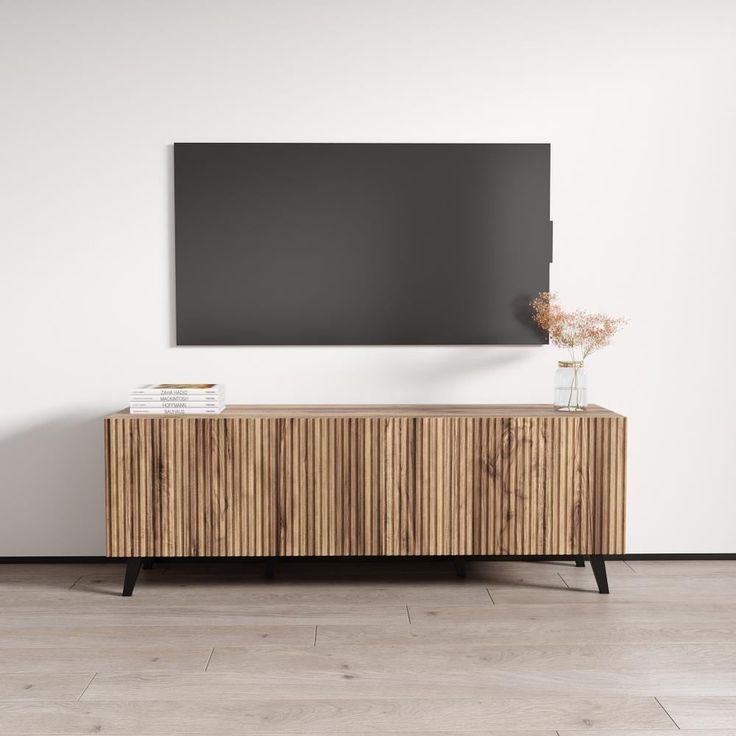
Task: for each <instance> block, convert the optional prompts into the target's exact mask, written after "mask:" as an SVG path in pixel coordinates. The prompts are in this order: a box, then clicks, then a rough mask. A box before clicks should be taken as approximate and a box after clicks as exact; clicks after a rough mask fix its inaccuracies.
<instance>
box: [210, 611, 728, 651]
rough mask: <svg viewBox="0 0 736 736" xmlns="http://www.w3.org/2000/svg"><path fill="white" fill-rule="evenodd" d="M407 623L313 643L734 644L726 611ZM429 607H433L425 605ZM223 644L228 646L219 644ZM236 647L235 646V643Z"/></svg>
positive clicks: (330, 635)
mask: <svg viewBox="0 0 736 736" xmlns="http://www.w3.org/2000/svg"><path fill="white" fill-rule="evenodd" d="M409 610H410V613H414V614H415V617H416V620H415V621H414V622H413V624H412V625H411V626H406V624H402V625H399V626H390V625H383V626H382V625H374V624H369V625H366V626H360V625H351V624H325V625H322V626H320V627H319V632H318V636H317V639H316V645H317V647H321V646H345V645H348V646H350V645H354V644H391V645H393V646H415V645H416V644H423V643H425V642H431V641H435V640H439V641H449V642H458V643H460V644H467V643H471V644H472V643H475V642H484V643H486V644H546V643H548V642H550V641H552V642H555V643H556V644H576V643H577V644H654V643H662V644H687V643H697V642H704V643H725V644H736V620H735V617H734V616H732V615H730V614H729V613H724V615H723V616H722V617H720V618H718V619H716V618H711V619H705V620H704V618H703V617H702V616H700V617H697V618H696V617H693V618H692V620H688V619H686V618H684V617H683V618H682V619H681V620H677V619H675V620H670V621H661V620H657V619H653V618H652V619H649V618H640V617H624V616H613V615H611V616H609V617H606V620H605V626H602V625H601V617H600V616H597V615H592V616H591V615H583V614H582V613H581V614H579V615H576V616H575V617H574V624H571V617H570V616H567V615H566V616H559V615H558V616H552V615H550V613H549V610H548V609H545V610H543V611H541V612H539V613H537V614H532V615H529V614H527V613H526V611H521V612H520V613H517V612H516V611H514V612H513V615H507V614H508V611H507V609H502V608H497V609H495V610H494V611H493V613H492V614H488V611H487V609H486V608H485V607H483V609H482V614H481V617H480V618H478V619H477V620H475V621H469V622H468V621H455V622H449V623H445V622H444V621H443V620H440V621H436V622H434V625H433V622H432V621H431V620H430V621H427V618H428V617H427V616H426V615H424V616H422V617H420V616H419V615H417V609H416V608H414V607H410V609H409ZM429 610H432V609H429ZM222 646H227V645H222ZM235 646H237V645H235Z"/></svg>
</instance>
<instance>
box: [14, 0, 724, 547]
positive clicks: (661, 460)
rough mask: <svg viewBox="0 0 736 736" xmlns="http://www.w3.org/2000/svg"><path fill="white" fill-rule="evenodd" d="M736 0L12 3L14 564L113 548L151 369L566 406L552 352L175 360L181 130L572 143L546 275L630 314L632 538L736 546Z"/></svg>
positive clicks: (196, 135) (233, 137) (618, 381)
mask: <svg viewBox="0 0 736 736" xmlns="http://www.w3.org/2000/svg"><path fill="white" fill-rule="evenodd" d="M734 38H736V3H734V2H732V0H722V1H720V2H719V1H717V0H692V1H691V2H682V1H678V0H617V1H616V2H610V1H605V2H604V1H602V0H601V1H596V0H555V1H554V2H551V1H550V0H514V2H509V1H503V2H501V1H499V2H494V1H489V0H477V1H472V0H453V1H452V2H448V1H447V0H414V1H412V0H362V1H360V2H357V1H355V0H353V1H347V0H323V1H321V2H320V1H319V0H311V1H310V0H303V1H301V2H298V1H296V0H291V1H289V0H280V1H278V0H277V1H273V0H260V1H259V2H256V1H251V2H244V1H242V0H241V1H238V0H229V1H228V0H201V1H200V2H194V1H189V2H186V1H181V0H178V1H174V0H168V1H164V0H157V1H156V2H148V1H144V0H116V1H115V2H113V1H110V0H88V1H86V2H84V1H80V0H65V1H64V2H58V0H46V1H38V0H0V105H2V108H3V109H2V112H1V113H0V126H1V132H2V135H0V201H1V202H2V215H1V217H0V278H1V279H2V284H1V288H0V314H1V315H2V337H3V346H4V347H3V350H2V351H1V352H0V380H1V382H2V410H1V411H0V555H98V554H104V528H103V514H104V503H103V475H102V472H103V464H102V422H101V418H102V416H104V415H105V414H106V413H108V412H110V411H112V410H115V409H117V408H119V407H121V406H123V405H125V404H126V402H127V395H128V390H129V388H130V387H131V386H132V385H135V384H138V383H143V382H147V381H161V380H214V381H222V382H224V383H225V384H227V388H228V398H229V400H230V401H231V402H240V403H249V402H258V403H261V402H545V401H548V400H549V399H550V387H551V381H552V374H553V371H554V367H555V361H556V359H557V357H558V354H557V352H556V351H555V349H554V348H551V347H550V348H547V347H544V348H523V349H522V348H497V347H488V348H478V347H475V348H418V347H407V348H376V347H366V348H291V347H283V348H177V347H174V346H173V341H172V318H173V314H172V299H171V297H172V294H171V276H172V252H173V250H172V249H173V233H172V199H171V195H172V149H171V144H172V142H173V141H248V140H255V141H458V142H463V141H488V142H551V143H552V159H553V160H552V216H553V219H554V222H555V263H554V265H553V268H552V286H553V288H554V289H556V290H557V291H559V292H560V293H561V294H562V295H563V297H564V299H565V301H567V302H569V303H570V304H576V305H580V306H584V307H589V308H600V309H604V310H607V311H610V312H613V313H620V314H625V315H627V316H628V317H629V318H630V320H631V323H630V326H629V327H628V328H627V329H626V331H625V332H624V333H623V334H622V335H621V337H620V339H618V340H617V343H616V344H615V345H614V346H613V347H611V348H609V349H607V350H606V351H604V352H602V353H600V354H598V355H597V356H595V357H593V358H592V359H590V361H589V372H590V378H591V380H592V385H593V389H592V393H593V396H592V398H593V399H594V400H595V401H597V402H598V403H601V404H604V405H606V406H609V407H611V408H614V409H616V410H618V411H621V412H623V413H626V414H627V415H628V416H629V417H630V425H629V426H630V435H629V440H630V452H629V458H630V461H629V505H628V551H630V552H736V534H735V532H736V487H735V486H736V484H735V483H734V475H733V457H732V455H733V453H734V451H736V443H735V442H734V439H733V435H732V430H733V417H734V416H735V415H736V411H735V410H736V400H735V398H734V396H735V395H736V394H735V392H734V379H733V371H732V365H731V359H732V356H733V343H734V335H733V332H734V329H733V326H734V302H733V298H732V293H733V285H734V278H735V277H736V268H735V266H736V255H735V254H734V247H735V246H736V179H735V178H734V171H735V170H736V44H734V43H733V40H734Z"/></svg>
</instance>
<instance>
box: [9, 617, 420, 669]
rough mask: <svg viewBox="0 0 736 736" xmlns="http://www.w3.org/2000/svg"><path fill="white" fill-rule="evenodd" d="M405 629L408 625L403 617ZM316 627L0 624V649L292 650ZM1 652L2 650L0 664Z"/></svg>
mask: <svg viewBox="0 0 736 736" xmlns="http://www.w3.org/2000/svg"><path fill="white" fill-rule="evenodd" d="M404 619H405V620H404V625H403V626H404V628H408V625H407V623H408V622H407V621H406V617H404ZM314 630H315V627H314V626H310V625H294V626H288V625H286V626H249V625H242V626H213V625H199V626H190V625H186V624H182V625H180V626H150V625H146V624H140V625H138V626H87V627H84V626H66V627H61V626H59V627H55V626H47V627H41V626H27V627H21V626H17V627H4V628H3V627H2V626H0V650H2V649H3V648H6V647H10V648H18V647H39V648H51V647H80V648H82V649H88V648H101V649H112V648H120V649H127V648H136V647H138V648H146V647H154V648H155V647H163V648H169V647H194V648H197V647H208V648H211V647H245V646H248V647H257V648H278V649H290V648H295V647H312V646H314V639H315V636H314V634H315V631H314ZM1 666H2V652H1V651H0V667H1Z"/></svg>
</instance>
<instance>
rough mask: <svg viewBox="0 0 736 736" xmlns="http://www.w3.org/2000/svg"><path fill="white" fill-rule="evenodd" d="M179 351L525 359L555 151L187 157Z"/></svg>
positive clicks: (364, 150) (369, 147)
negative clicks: (513, 355) (490, 350)
mask: <svg viewBox="0 0 736 736" xmlns="http://www.w3.org/2000/svg"><path fill="white" fill-rule="evenodd" d="M174 159H175V206H176V330H177V343H178V344H179V345H496V344H506V345H524V344H540V343H543V342H546V338H545V336H544V335H542V334H540V333H539V332H538V331H537V330H536V329H535V327H534V325H533V323H532V321H531V319H530V310H529V302H530V300H531V299H532V298H533V297H534V296H535V295H536V294H537V293H538V292H540V291H546V290H547V289H548V288H549V264H550V261H551V259H552V223H551V222H550V217H549V196H550V147H549V145H547V144H536V143H535V144H424V143H411V144H408V143H396V144H384V143H176V144H175V146H174Z"/></svg>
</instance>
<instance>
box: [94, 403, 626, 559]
mask: <svg viewBox="0 0 736 736" xmlns="http://www.w3.org/2000/svg"><path fill="white" fill-rule="evenodd" d="M105 429H106V431H105V444H106V461H107V462H106V467H107V531H108V537H107V552H108V555H110V556H125V557H130V556H144V557H166V556H255V557H261V556H267V557H288V556H311V555H325V556H330V555H333V556H334V555H339V556H352V555H532V554H545V555H570V554H618V553H622V552H623V551H624V508H625V504H624V493H625V453H626V447H625V441H626V419H625V418H624V417H621V416H619V415H617V414H614V413H612V412H608V411H606V410H604V409H600V408H599V407H593V408H592V409H591V410H590V412H586V413H585V414H576V415H562V414H560V413H557V412H554V411H553V410H552V409H551V408H549V407H523V406H522V407H495V406H491V407H480V406H473V407H427V406H424V407H230V408H228V409H227V410H226V411H225V412H224V413H223V414H221V415H218V416H214V417H213V416H201V417H200V416H188V417H182V416H149V415H147V416H131V415H130V414H128V413H126V412H120V413H117V414H114V415H112V416H110V417H108V418H107V419H106V422H105Z"/></svg>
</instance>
